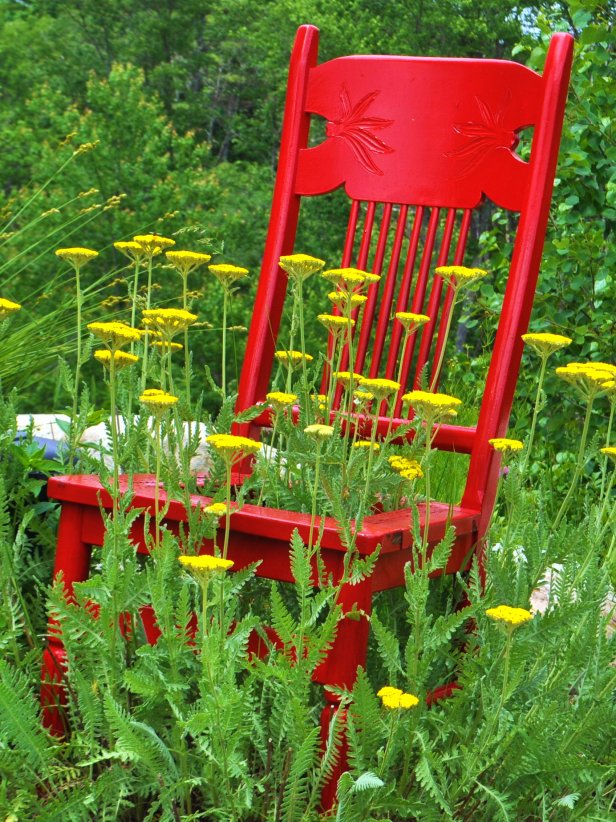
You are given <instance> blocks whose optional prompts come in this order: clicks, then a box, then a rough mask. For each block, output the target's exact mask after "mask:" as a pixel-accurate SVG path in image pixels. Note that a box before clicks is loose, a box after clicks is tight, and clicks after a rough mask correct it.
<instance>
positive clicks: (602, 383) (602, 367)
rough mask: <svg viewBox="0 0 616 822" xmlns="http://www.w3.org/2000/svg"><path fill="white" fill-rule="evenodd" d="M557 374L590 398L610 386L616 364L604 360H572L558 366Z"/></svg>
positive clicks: (615, 373) (614, 374)
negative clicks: (583, 361)
mask: <svg viewBox="0 0 616 822" xmlns="http://www.w3.org/2000/svg"><path fill="white" fill-rule="evenodd" d="M556 374H557V376H558V377H560V378H561V379H563V380H565V381H566V382H568V383H571V385H574V386H575V387H576V388H577V389H578V390H579V391H580V392H581V394H582V395H583V396H584V397H586V398H590V397H594V396H596V395H597V394H599V393H602V392H603V391H605V390H607V389H608V388H609V385H608V383H610V382H611V381H612V380H613V379H614V377H615V376H616V366H614V365H609V364H608V363H603V362H587V363H582V362H570V363H567V365H564V366H562V367H561V368H557V369H556Z"/></svg>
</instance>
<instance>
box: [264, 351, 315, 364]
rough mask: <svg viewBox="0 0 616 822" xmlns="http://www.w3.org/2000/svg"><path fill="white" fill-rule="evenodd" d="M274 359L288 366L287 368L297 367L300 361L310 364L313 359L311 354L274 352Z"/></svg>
mask: <svg viewBox="0 0 616 822" xmlns="http://www.w3.org/2000/svg"><path fill="white" fill-rule="evenodd" d="M274 357H276V359H277V360H278V362H280V363H282V364H283V365H286V366H288V367H289V368H295V366H296V365H299V364H300V363H301V362H302V360H305V361H306V362H312V361H313V359H314V357H313V356H312V354H302V352H301V351H276V353H275V354H274Z"/></svg>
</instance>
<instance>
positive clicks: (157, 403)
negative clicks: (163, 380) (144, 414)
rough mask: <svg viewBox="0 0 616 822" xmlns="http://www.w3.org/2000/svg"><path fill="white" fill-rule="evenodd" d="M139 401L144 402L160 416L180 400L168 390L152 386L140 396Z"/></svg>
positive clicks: (153, 412) (151, 411)
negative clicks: (168, 392)
mask: <svg viewBox="0 0 616 822" xmlns="http://www.w3.org/2000/svg"><path fill="white" fill-rule="evenodd" d="M139 402H141V403H143V404H144V405H145V406H146V408H147V409H148V411H150V413H152V414H154V415H155V416H158V415H160V414H163V413H164V412H165V411H167V410H168V409H169V408H172V407H173V406H174V405H175V404H176V403H177V402H178V397H174V396H173V394H167V392H166V391H161V390H159V389H156V388H154V389H152V388H150V389H148V390H146V391H144V392H143V394H142V395H141V396H140V397H139Z"/></svg>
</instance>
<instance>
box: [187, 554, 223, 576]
mask: <svg viewBox="0 0 616 822" xmlns="http://www.w3.org/2000/svg"><path fill="white" fill-rule="evenodd" d="M178 560H179V561H180V562H181V563H182V565H183V566H184V568H186V570H187V571H193V572H201V573H202V572H204V571H205V572H210V571H228V570H229V568H232V567H233V564H234V563H233V560H232V559H223V558H222V557H213V556H211V555H210V554H201V556H198V557H188V556H185V555H184V554H182V555H180V556H179V557H178Z"/></svg>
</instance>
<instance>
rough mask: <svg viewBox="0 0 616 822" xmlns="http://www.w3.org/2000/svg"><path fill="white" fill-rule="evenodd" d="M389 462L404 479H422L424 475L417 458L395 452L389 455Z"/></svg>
mask: <svg viewBox="0 0 616 822" xmlns="http://www.w3.org/2000/svg"><path fill="white" fill-rule="evenodd" d="M387 462H388V463H389V464H390V466H391V467H392V468H393V470H394V471H395V472H396V473H397V474H399V475H400V476H401V477H402V479H407V480H411V481H412V480H416V479H421V478H422V477H423V475H424V472H423V470H422V468H421V465H420V464H419V463H418V462H417V460H412V459H409V458H408V457H402V456H400V455H398V454H394V455H393V456H391V457H389V459H388V460H387Z"/></svg>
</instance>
